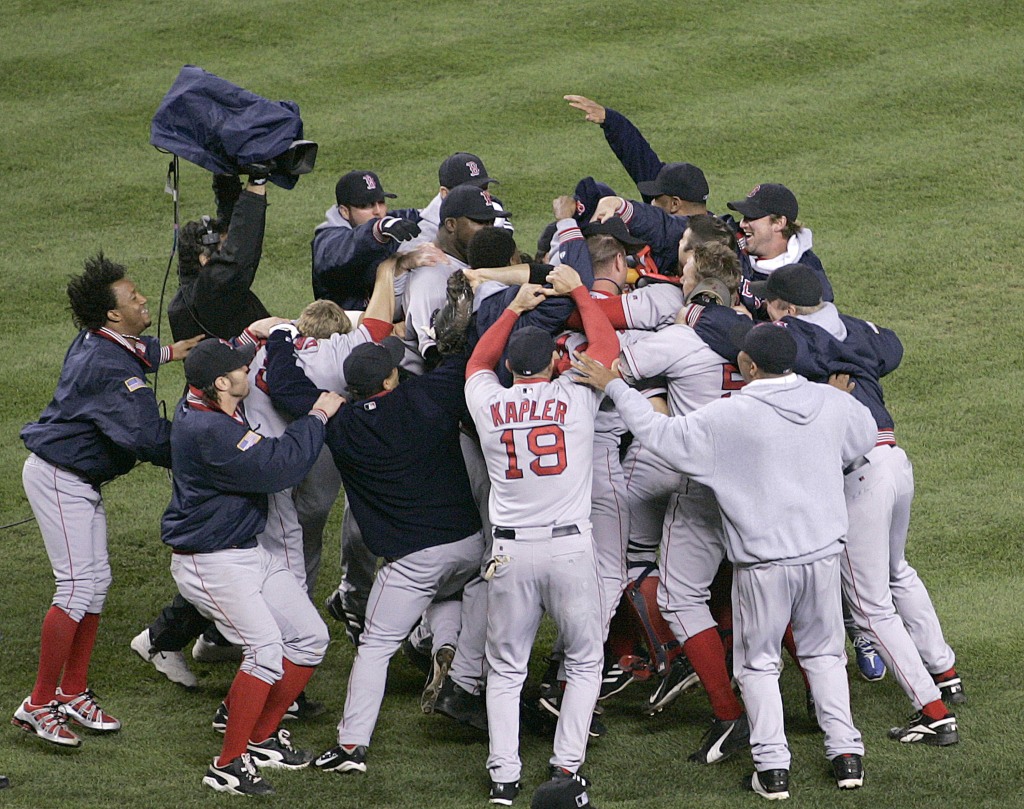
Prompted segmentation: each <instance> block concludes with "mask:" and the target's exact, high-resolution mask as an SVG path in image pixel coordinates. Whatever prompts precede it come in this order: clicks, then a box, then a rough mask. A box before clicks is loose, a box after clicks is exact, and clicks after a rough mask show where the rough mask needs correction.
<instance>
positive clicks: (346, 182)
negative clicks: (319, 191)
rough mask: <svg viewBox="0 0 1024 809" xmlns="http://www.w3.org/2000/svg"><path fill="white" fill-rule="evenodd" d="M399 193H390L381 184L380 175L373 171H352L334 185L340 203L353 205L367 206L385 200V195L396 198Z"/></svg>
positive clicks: (335, 196)
mask: <svg viewBox="0 0 1024 809" xmlns="http://www.w3.org/2000/svg"><path fill="white" fill-rule="evenodd" d="M397 196H398V195H397V194H389V193H387V192H386V191H385V190H384V186H383V185H381V184H380V177H378V176H377V175H376V174H374V173H373V172H372V171H358V170H357V171H350V172H349V173H348V174H344V175H342V178H341V179H340V180H338V184H337V185H336V186H334V198H335V199H336V200H337V201H338V204H339V205H352V206H354V207H356V208H365V207H366V206H367V205H373V203H375V202H383V201H384V198H385V197H391V198H392V199H394V198H395V197H397Z"/></svg>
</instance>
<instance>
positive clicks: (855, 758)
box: [832, 753, 864, 789]
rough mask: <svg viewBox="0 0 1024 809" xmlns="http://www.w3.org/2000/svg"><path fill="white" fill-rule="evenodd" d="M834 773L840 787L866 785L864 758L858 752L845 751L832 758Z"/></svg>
mask: <svg viewBox="0 0 1024 809" xmlns="http://www.w3.org/2000/svg"><path fill="white" fill-rule="evenodd" d="M832 774H833V775H834V776H835V778H836V786H837V787H839V788H840V789H857V788H858V787H862V786H864V758H863V757H862V756H860V755H858V754H857V753H843V754H842V755H838V756H836V757H835V758H834V759H832Z"/></svg>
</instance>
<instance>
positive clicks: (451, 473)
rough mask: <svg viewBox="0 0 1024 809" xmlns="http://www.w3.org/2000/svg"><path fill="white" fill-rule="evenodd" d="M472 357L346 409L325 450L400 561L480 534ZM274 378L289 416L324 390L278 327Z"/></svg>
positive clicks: (366, 534) (374, 539) (276, 398)
mask: <svg viewBox="0 0 1024 809" xmlns="http://www.w3.org/2000/svg"><path fill="white" fill-rule="evenodd" d="M466 359H467V357H466V356H464V355H463V356H460V357H451V358H448V359H445V360H443V361H442V362H441V364H440V365H438V366H437V368H435V369H434V370H432V371H430V372H428V373H426V374H424V375H423V376H418V377H412V378H410V379H407V380H405V381H403V382H402V383H401V384H400V385H399V386H398V387H397V388H395V389H394V390H393V391H391V392H390V393H386V394H383V395H379V396H375V397H372V398H370V399H365V400H363V401H360V402H349V403H347V404H345V405H342V408H341V410H339V411H338V413H337V415H335V416H334V418H332V419H331V420H330V422H328V426H327V446H328V447H329V448H330V450H331V454H332V455H333V456H334V463H335V465H336V466H337V467H338V470H339V471H340V472H341V479H342V482H343V483H344V484H345V492H346V494H348V498H349V506H350V507H351V508H352V514H353V516H354V517H355V518H356V522H357V523H358V524H359V528H360V530H361V531H362V534H363V539H364V540H365V542H366V546H367V547H368V548H369V549H370V550H371V551H373V553H375V554H376V555H378V556H383V557H385V558H390V559H397V558H399V557H402V556H405V555H407V554H410V553H414V552H416V551H419V550H423V549H424V548H431V547H434V546H437V545H446V544H448V543H450V542H456V541H458V540H460V539H464V538H465V537H468V536H470V535H472V534H474V533H476V532H477V531H479V530H480V512H479V510H478V509H477V506H476V502H475V501H474V500H473V494H472V490H471V489H470V485H469V475H468V474H467V473H466V465H465V462H464V461H463V458H462V449H461V447H460V444H459V419H460V418H461V417H462V415H463V412H464V411H465V409H466V400H465V396H464V393H463V388H464V386H465V373H466ZM266 378H267V382H268V384H269V387H270V396H271V400H272V401H273V402H274V405H275V406H276V407H278V408H279V409H280V410H281V411H282V412H285V413H288V414H290V415H295V414H297V413H302V412H304V411H306V410H308V409H309V408H310V407H311V406H312V403H313V402H314V401H315V400H316V398H317V396H318V395H319V391H318V390H317V388H316V386H315V385H314V384H313V383H312V382H310V381H309V379H307V378H306V375H305V374H304V373H303V372H302V370H301V369H300V368H299V367H298V366H297V365H296V364H295V352H294V350H293V347H292V344H291V342H290V340H288V338H287V336H286V335H284V334H282V333H280V332H274V333H273V334H271V336H270V340H269V341H268V343H267V377H266Z"/></svg>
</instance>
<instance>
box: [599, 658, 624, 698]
mask: <svg viewBox="0 0 1024 809" xmlns="http://www.w3.org/2000/svg"><path fill="white" fill-rule="evenodd" d="M632 683H633V672H631V671H626V670H625V669H624V668H622V667H621V666H620V665H619V664H618V663H614V662H613V663H611V664H610V665H608V666H607V667H606V668H605V670H604V676H603V677H602V678H601V693H600V694H599V695H598V697H597V698H598V699H599V700H604V699H608V697H613V696H615V695H616V694H618V693H619V692H620V691H624V690H625V689H626V688H628V687H629V686H630V685H631V684H632Z"/></svg>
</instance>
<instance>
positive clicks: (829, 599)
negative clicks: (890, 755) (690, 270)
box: [574, 324, 876, 800]
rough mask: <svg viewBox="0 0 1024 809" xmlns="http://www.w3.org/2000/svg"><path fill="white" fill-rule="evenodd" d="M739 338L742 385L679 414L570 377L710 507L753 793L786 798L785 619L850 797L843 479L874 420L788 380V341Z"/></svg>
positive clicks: (855, 770) (858, 765) (609, 383)
mask: <svg viewBox="0 0 1024 809" xmlns="http://www.w3.org/2000/svg"><path fill="white" fill-rule="evenodd" d="M735 339H736V340H737V344H738V347H739V348H740V354H739V358H738V364H739V367H740V372H741V374H742V375H743V378H744V380H746V381H747V385H746V386H744V387H743V388H742V389H741V390H739V391H737V392H736V394H735V395H733V396H731V397H729V398H727V399H719V400H716V401H714V402H711V403H710V404H708V405H706V406H704V407H703V408H700V409H699V410H696V411H694V412H693V413H691V414H689V415H687V416H681V417H680V416H674V417H668V416H663V415H661V414H659V413H656V412H655V411H654V410H652V409H651V407H650V405H649V404H648V403H647V400H646V399H644V398H643V396H641V395H640V394H639V393H637V392H636V391H633V390H631V389H630V388H629V387H628V386H627V385H626V384H625V383H624V382H623V381H622V380H621V379H619V378H618V374H617V373H616V372H615V371H609V370H608V369H606V368H604V367H603V366H601V365H600V364H598V363H596V362H594V361H593V360H592V359H590V358H587V357H581V358H580V360H579V361H578V362H577V363H575V364H574V367H575V368H576V369H577V370H578V371H579V373H580V379H579V381H580V382H581V383H584V384H588V385H591V386H593V387H595V388H597V389H599V390H604V391H605V392H606V393H607V394H608V395H609V396H611V397H612V399H613V400H614V401H615V404H616V406H617V407H618V409H619V412H620V413H621V414H622V417H623V419H624V420H625V422H626V424H627V425H628V426H629V428H630V430H631V431H632V432H633V434H634V435H636V436H638V437H639V438H640V439H641V440H644V441H646V442H647V443H648V444H649V445H650V446H651V447H652V448H654V450H655V451H656V452H657V453H658V454H659V455H661V457H662V458H663V459H664V460H665V461H667V462H669V463H671V464H672V465H673V466H674V467H675V468H677V469H678V470H679V471H680V472H682V473H683V474H686V475H688V476H689V477H690V478H691V479H692V480H696V481H697V482H700V483H703V484H704V485H706V486H708V487H709V488H710V489H711V490H712V491H713V492H714V493H715V496H716V497H717V499H718V503H719V507H720V508H721V511H722V516H723V527H724V529H725V537H726V544H727V550H728V555H729V559H730V561H732V563H733V566H734V578H733V621H734V631H735V633H736V634H735V643H734V649H733V654H734V664H735V668H736V673H737V679H738V680H739V683H740V688H741V689H742V692H743V698H744V702H745V704H746V707H747V711H748V713H749V717H750V743H751V747H752V751H753V757H754V765H755V768H756V769H755V772H754V774H753V777H752V779H751V786H752V788H753V789H754V791H755V792H756V793H757V794H759V795H761V796H762V797H765V798H769V799H776V800H777V799H782V798H788V797H789V768H790V753H789V747H788V745H787V743H786V737H785V732H784V729H783V721H782V697H781V694H780V692H779V685H778V678H779V671H780V668H781V667H780V665H779V664H780V659H779V649H780V646H781V641H782V635H783V633H784V631H785V628H786V625H787V624H788V623H789V622H790V621H792V624H793V629H794V632H795V633H796V636H797V638H796V639H797V648H798V649H799V650H800V653H801V655H802V656H803V659H802V661H801V662H802V663H803V664H804V667H805V668H806V670H807V673H808V676H809V677H810V682H811V688H812V690H813V692H814V696H815V699H816V700H817V703H818V708H819V712H818V716H819V719H820V720H821V723H822V726H823V728H824V731H825V750H826V755H827V756H828V758H829V760H830V762H831V763H832V770H833V775H834V776H835V779H836V784H837V786H839V787H840V788H841V789H852V788H856V787H859V786H862V785H863V782H864V768H863V754H864V745H863V743H862V742H861V737H860V733H859V732H858V731H857V729H856V728H855V727H854V726H853V720H852V718H851V715H850V699H849V685H848V682H847V679H846V669H845V662H846V654H845V651H844V648H843V639H844V635H843V615H842V606H841V602H840V595H839V554H840V552H841V550H842V546H843V540H844V537H845V534H846V529H847V521H846V509H845V503H844V497H843V474H842V470H843V468H844V467H845V466H846V465H847V464H849V463H850V462H851V461H853V460H854V459H856V458H858V457H859V456H860V455H862V454H863V453H864V452H866V451H867V450H868V449H870V447H871V446H872V445H873V444H874V440H875V433H876V430H875V424H874V420H873V419H872V418H871V414H870V412H869V411H868V410H867V408H865V407H864V406H863V405H861V404H860V403H859V402H857V401H856V400H855V399H854V398H853V397H851V396H848V395H846V394H844V393H842V392H840V391H837V390H835V389H834V388H832V387H829V386H825V385H815V384H812V383H810V382H808V381H807V380H805V379H803V378H801V377H798V376H796V375H795V374H793V373H792V372H791V370H790V369H791V368H792V366H793V362H794V361H795V359H796V343H795V342H794V341H793V338H792V337H791V336H790V335H789V334H788V333H787V332H786V330H784V329H780V328H777V327H775V326H771V325H768V324H763V325H761V326H757V327H754V328H752V329H750V330H749V331H748V332H746V333H745V334H742V336H737V337H736V338H735ZM780 453H783V454H784V459H783V461H782V462H780V457H782V456H780Z"/></svg>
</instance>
